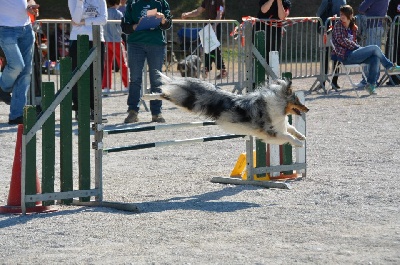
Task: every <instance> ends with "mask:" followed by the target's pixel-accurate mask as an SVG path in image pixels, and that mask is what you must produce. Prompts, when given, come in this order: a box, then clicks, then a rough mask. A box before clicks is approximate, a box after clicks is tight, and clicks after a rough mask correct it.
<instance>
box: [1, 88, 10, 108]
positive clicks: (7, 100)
mask: <svg viewBox="0 0 400 265" xmlns="http://www.w3.org/2000/svg"><path fill="white" fill-rule="evenodd" d="M1 101H3V102H4V103H6V104H7V105H10V103H11V93H10V92H4V91H3V89H1V88H0V102H1Z"/></svg>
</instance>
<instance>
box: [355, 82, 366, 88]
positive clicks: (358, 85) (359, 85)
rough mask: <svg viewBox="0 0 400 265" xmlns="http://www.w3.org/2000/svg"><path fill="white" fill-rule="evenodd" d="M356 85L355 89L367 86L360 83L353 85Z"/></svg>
mask: <svg viewBox="0 0 400 265" xmlns="http://www.w3.org/2000/svg"><path fill="white" fill-rule="evenodd" d="M355 85H356V88H365V86H366V85H367V84H365V83H363V82H360V83H357V84H355Z"/></svg>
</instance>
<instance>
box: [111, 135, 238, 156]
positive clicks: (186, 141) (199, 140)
mask: <svg viewBox="0 0 400 265" xmlns="http://www.w3.org/2000/svg"><path fill="white" fill-rule="evenodd" d="M243 137H245V135H236V134H226V135H218V136H209V137H201V138H192V139H184V140H172V141H164V142H154V143H147V144H137V145H130V146H121V147H111V148H107V149H104V153H116V152H123V151H129V150H140V149H147V148H153V147H163V146H171V145H182V144H189V143H202V142H212V141H220V140H227V139H234V138H243Z"/></svg>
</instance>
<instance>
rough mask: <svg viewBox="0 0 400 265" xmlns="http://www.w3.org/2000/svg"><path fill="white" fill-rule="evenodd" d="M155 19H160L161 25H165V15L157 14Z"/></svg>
mask: <svg viewBox="0 0 400 265" xmlns="http://www.w3.org/2000/svg"><path fill="white" fill-rule="evenodd" d="M156 18H161V24H165V21H166V19H165V15H164V14H163V13H160V12H157V13H156Z"/></svg>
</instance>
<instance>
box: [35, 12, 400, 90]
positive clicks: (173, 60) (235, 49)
mask: <svg viewBox="0 0 400 265" xmlns="http://www.w3.org/2000/svg"><path fill="white" fill-rule="evenodd" d="M356 17H357V21H358V23H364V24H365V25H367V26H371V27H372V28H370V29H369V30H367V31H368V34H369V37H370V38H365V37H364V38H361V39H360V43H361V44H362V45H363V44H368V43H370V42H368V40H371V39H374V40H375V41H377V43H376V44H377V45H378V46H380V47H381V48H382V50H383V51H384V52H385V54H386V55H387V56H388V57H389V58H390V59H391V60H392V61H394V62H397V61H398V60H399V59H400V58H399V53H398V51H399V50H400V49H399V48H400V47H399V42H398V36H399V29H400V27H399V24H400V22H399V21H400V16H397V17H395V18H394V20H393V22H392V20H391V19H390V17H368V18H366V19H365V20H360V19H359V17H358V16H356ZM251 20H252V24H253V36H252V38H253V39H254V36H255V34H257V32H264V34H266V37H265V43H264V49H265V52H267V51H270V50H279V62H280V64H279V68H280V69H279V72H280V74H279V77H281V76H282V74H283V76H285V77H290V78H293V79H302V78H313V77H314V78H315V79H316V80H315V83H314V85H313V86H312V87H311V89H310V91H316V90H318V89H320V88H321V85H323V83H324V82H325V81H326V80H327V75H328V74H329V73H331V71H332V62H331V58H330V52H331V48H330V46H329V45H327V43H329V41H328V40H327V38H329V35H328V34H327V29H329V28H330V27H331V26H332V25H333V23H334V20H335V18H330V19H328V20H327V22H326V24H325V25H322V21H321V19H320V18H317V17H311V18H306V17H296V18H291V17H289V18H288V19H286V20H284V21H279V20H269V19H267V20H260V19H255V18H251ZM38 21H39V23H40V24H41V27H42V31H41V32H42V33H43V34H44V35H45V36H47V39H46V38H39V40H44V41H45V43H42V44H43V45H42V47H43V52H42V55H43V56H42V58H41V62H40V65H42V76H41V78H42V79H43V81H54V82H55V84H56V88H57V89H58V88H59V76H58V74H59V72H58V63H57V60H59V59H60V58H61V57H63V56H65V55H67V54H66V53H65V50H67V48H68V47H67V46H68V43H67V42H64V43H63V44H61V47H58V48H57V39H59V38H60V34H65V33H68V32H69V29H70V22H71V21H70V20H59V19H44V20H38ZM108 23H117V24H119V23H120V22H119V21H116V20H115V21H109V22H108ZM207 24H211V25H215V24H219V26H218V27H219V28H220V29H221V30H220V32H219V30H218V31H217V30H216V31H217V33H220V34H218V39H219V42H220V46H219V50H220V51H221V55H222V59H223V61H224V64H225V67H226V71H227V72H228V76H227V77H225V78H222V79H218V74H219V73H220V71H219V70H218V69H217V67H216V66H217V65H218V64H219V63H220V62H219V61H218V57H216V56H214V55H213V53H212V52H210V53H209V54H207V53H205V52H204V48H203V45H202V44H201V41H200V37H199V31H200V30H201V29H203V28H204V27H205V26H206V25H207ZM57 27H59V28H60V29H61V31H58V32H57V30H56V29H57ZM359 27H361V28H363V27H362V25H359ZM214 30H215V28H214ZM364 32H365V31H364ZM362 36H366V34H362ZM203 37H209V36H204V35H203ZM166 39H167V54H166V57H165V63H164V67H163V71H165V72H166V73H167V74H168V75H173V76H194V77H197V78H201V79H204V80H206V81H208V82H211V83H214V84H215V85H217V86H232V87H233V88H234V89H233V91H236V92H238V93H241V92H242V88H243V80H244V79H245V76H246V70H245V57H246V54H245V51H244V35H243V34H242V32H241V25H240V24H239V23H238V22H237V21H236V20H213V21H211V20H180V19H177V20H173V23H172V27H171V28H170V29H169V30H167V31H166ZM258 46H259V45H258ZM54 47H56V48H54ZM266 54H268V53H266ZM121 56H122V55H121ZM190 56H197V57H198V58H199V59H200V61H201V63H200V61H196V62H194V61H193V60H188V59H191V57H190ZM267 57H268V56H267ZM185 59H186V60H185ZM206 60H209V61H213V63H212V65H211V67H212V69H209V70H210V71H209V73H208V76H207V77H205V76H204V66H205V63H206ZM267 61H268V58H267ZM188 62H189V66H185V67H190V68H191V69H194V70H193V71H187V70H188V69H185V68H182V65H187V64H186V63H188ZM180 65H181V66H180ZM113 66H114V71H113V73H112V74H113V76H112V80H113V82H112V87H111V89H112V91H113V92H121V91H123V85H122V80H121V75H120V73H118V72H117V71H116V69H117V68H116V65H115V62H114V65H113ZM182 69H184V70H182ZM128 72H129V71H128ZM128 74H129V73H128ZM354 74H359V73H357V72H354ZM147 78H148V76H147V74H146V71H144V85H143V86H144V89H146V88H147V87H148V81H147ZM322 88H323V87H322Z"/></svg>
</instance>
